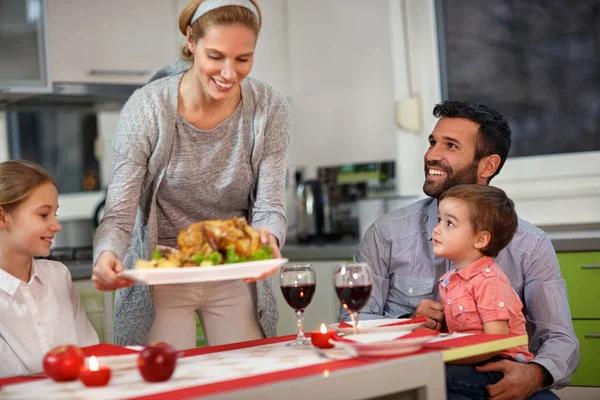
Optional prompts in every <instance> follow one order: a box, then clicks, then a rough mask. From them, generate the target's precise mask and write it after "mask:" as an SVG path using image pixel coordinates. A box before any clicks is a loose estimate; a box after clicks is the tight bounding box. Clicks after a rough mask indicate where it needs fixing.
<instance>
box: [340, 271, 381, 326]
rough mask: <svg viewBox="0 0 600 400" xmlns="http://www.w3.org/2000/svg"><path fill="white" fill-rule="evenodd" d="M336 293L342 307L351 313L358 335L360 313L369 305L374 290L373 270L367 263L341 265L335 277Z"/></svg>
mask: <svg viewBox="0 0 600 400" xmlns="http://www.w3.org/2000/svg"><path fill="white" fill-rule="evenodd" d="M333 281H334V285H335V292H336V293H337V296H338V299H340V303H342V307H344V308H345V309H346V310H348V312H349V313H350V317H351V318H352V322H353V325H354V333H355V334H356V333H358V312H359V311H360V309H361V308H363V307H364V306H365V304H367V302H368V301H369V297H370V296H371V289H372V288H373V275H372V274H371V268H369V266H368V265H367V264H365V263H345V264H339V265H338V266H337V267H336V269H335V274H334V275H333Z"/></svg>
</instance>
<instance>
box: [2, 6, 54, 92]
mask: <svg viewBox="0 0 600 400" xmlns="http://www.w3.org/2000/svg"><path fill="white" fill-rule="evenodd" d="M45 10H46V1H45V0H29V1H14V0H0V49H1V50H0V51H1V52H2V57H0V93H2V92H11V93H35V92H47V91H49V90H50V80H49V78H48V57H47V49H46V14H45Z"/></svg>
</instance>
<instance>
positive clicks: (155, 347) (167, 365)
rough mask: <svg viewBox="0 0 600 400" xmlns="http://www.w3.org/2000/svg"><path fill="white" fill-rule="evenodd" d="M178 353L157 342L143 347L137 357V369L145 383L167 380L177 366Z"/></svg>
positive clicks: (172, 348)
mask: <svg viewBox="0 0 600 400" xmlns="http://www.w3.org/2000/svg"><path fill="white" fill-rule="evenodd" d="M177 358H179V352H178V351H177V350H175V348H174V347H173V346H171V345H169V344H167V343H163V342H159V343H154V344H151V345H148V346H146V347H144V349H143V350H142V352H141V353H140V356H139V357H138V368H139V370H140V373H141V374H142V378H144V380H145V381H147V382H163V381H166V380H168V379H169V378H170V377H171V375H173V371H175V366H176V364H177Z"/></svg>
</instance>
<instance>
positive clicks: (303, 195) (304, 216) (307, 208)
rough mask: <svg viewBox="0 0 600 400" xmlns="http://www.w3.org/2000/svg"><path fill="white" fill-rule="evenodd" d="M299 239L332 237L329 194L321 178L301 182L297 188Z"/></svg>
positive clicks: (302, 240)
mask: <svg viewBox="0 0 600 400" xmlns="http://www.w3.org/2000/svg"><path fill="white" fill-rule="evenodd" d="M296 200H297V211H298V212H297V239H298V241H299V242H318V241H325V240H328V239H330V238H331V237H332V231H331V225H332V224H331V212H330V207H329V194H328V191H327V187H326V186H325V184H324V183H323V182H321V181H319V180H307V181H304V182H301V183H300V184H299V185H298V188H297V190H296Z"/></svg>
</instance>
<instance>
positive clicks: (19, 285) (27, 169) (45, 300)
mask: <svg viewBox="0 0 600 400" xmlns="http://www.w3.org/2000/svg"><path fill="white" fill-rule="evenodd" d="M57 209H58V192H57V190H56V186H55V183H54V181H53V180H52V178H51V177H50V175H49V174H48V172H46V171H45V170H44V169H42V168H40V167H38V166H37V165H35V164H32V163H30V162H27V161H20V160H14V161H6V162H3V163H0V359H1V360H2V361H1V362H0V377H3V376H9V375H19V374H29V373H36V372H40V371H42V359H43V357H44V355H45V354H46V352H48V351H49V350H51V349H52V348H53V347H56V346H59V345H65V344H73V345H78V346H89V345H93V344H97V343H98V335H97V334H96V331H95V330H94V328H93V327H92V325H91V324H90V322H89V320H88V319H87V317H86V315H85V312H84V311H83V309H82V308H81V304H80V303H79V294H78V293H77V289H75V287H74V286H73V284H72V283H71V274H70V273H69V270H68V269H67V267H66V266H64V265H63V264H61V263H59V262H56V261H48V260H36V259H34V257H39V256H47V255H48V254H50V246H51V245H52V239H53V238H54V235H55V234H56V233H57V232H59V231H60V229H61V227H60V224H59V223H58V220H57V219H56V210H57Z"/></svg>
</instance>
